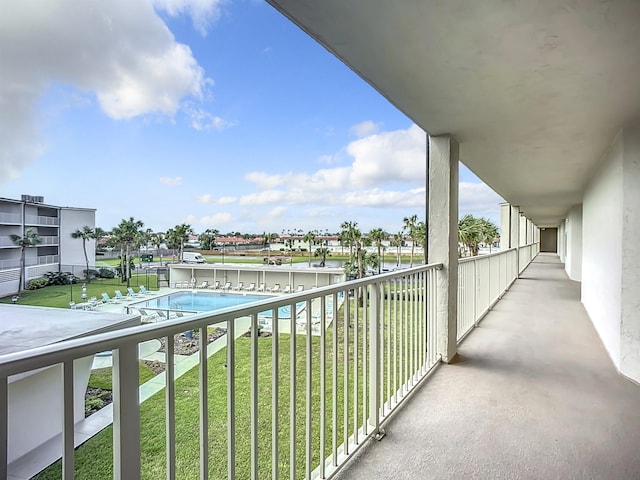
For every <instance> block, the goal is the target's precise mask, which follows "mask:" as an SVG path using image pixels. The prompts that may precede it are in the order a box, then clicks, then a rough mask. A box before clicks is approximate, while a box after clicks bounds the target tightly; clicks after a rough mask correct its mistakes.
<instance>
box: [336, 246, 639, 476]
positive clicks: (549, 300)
mask: <svg viewBox="0 0 640 480" xmlns="http://www.w3.org/2000/svg"><path fill="white" fill-rule="evenodd" d="M385 429H386V432H387V435H386V437H385V438H384V439H383V440H382V441H380V442H375V441H372V442H370V443H368V444H367V445H365V446H364V447H363V448H362V449H361V450H360V451H359V452H358V454H357V455H356V457H354V459H353V460H352V461H351V462H350V463H348V464H347V466H346V467H345V468H344V470H343V471H342V472H340V474H339V475H338V477H337V478H340V479H349V480H357V479H367V480H370V479H372V478H373V479H377V480H381V479H421V480H424V479H483V480H487V479H545V480H551V479H562V480H567V479H617V480H623V479H638V478H640V387H639V386H638V385H636V384H635V383H633V382H631V381H629V380H627V379H625V378H623V377H621V376H620V375H619V374H618V373H617V371H616V369H615V368H614V366H613V364H612V362H611V359H610V357H609V356H608V354H607V352H606V351H605V349H604V347H603V346H602V343H601V342H600V339H599V338H598V336H597V334H596V332H595V330H594V328H593V326H592V324H591V321H590V320H589V318H588V316H587V314H586V312H585V310H584V308H583V307H582V304H581V303H580V284H579V283H576V282H572V281H570V280H569V279H568V278H567V276H566V274H565V272H564V270H563V266H562V265H561V264H560V262H559V260H558V257H557V256H556V255H551V254H540V255H539V256H538V257H537V258H536V259H535V260H534V262H533V263H532V264H531V265H530V266H529V267H528V268H527V269H526V271H525V272H524V273H523V275H522V276H521V279H519V280H517V281H516V283H515V284H514V285H513V286H512V287H511V289H510V290H509V292H507V294H506V295H505V296H504V298H503V299H502V300H501V301H500V302H498V304H497V305H496V306H495V308H494V309H493V311H491V312H490V313H489V314H488V315H487V316H486V317H485V318H484V320H483V321H482V322H481V323H480V326H479V327H478V328H477V329H475V330H474V331H473V332H472V333H471V334H470V335H469V336H468V337H467V338H466V339H465V341H464V342H463V343H462V344H461V345H460V348H459V358H458V361H457V362H455V363H453V364H451V365H442V366H441V367H440V368H438V369H437V370H436V371H435V372H434V374H433V375H432V376H431V377H430V378H428V379H427V380H426V381H425V383H424V384H423V385H422V386H421V387H420V388H419V389H418V390H417V391H416V392H415V394H414V395H413V396H412V397H411V398H409V399H408V401H407V403H406V405H405V406H404V407H403V408H401V409H400V410H399V411H398V412H397V413H396V414H395V416H394V417H392V418H391V419H390V420H389V422H388V423H387V424H386V425H385Z"/></svg>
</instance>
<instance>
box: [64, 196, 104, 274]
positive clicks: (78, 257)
mask: <svg viewBox="0 0 640 480" xmlns="http://www.w3.org/2000/svg"><path fill="white" fill-rule="evenodd" d="M85 225H87V226H89V227H91V228H95V225H96V212H95V210H90V209H83V208H77V209H76V208H63V209H61V210H60V264H61V265H62V268H63V269H66V270H70V269H69V266H70V265H78V266H83V265H85V258H84V252H83V250H82V239H79V238H71V234H72V233H73V232H75V231H76V230H78V229H81V228H82V227H84V226H85ZM86 246H87V256H88V258H89V265H90V266H94V265H95V264H96V241H95V240H89V241H87V244H86ZM77 274H78V276H81V275H82V274H81V273H80V272H78V273H77Z"/></svg>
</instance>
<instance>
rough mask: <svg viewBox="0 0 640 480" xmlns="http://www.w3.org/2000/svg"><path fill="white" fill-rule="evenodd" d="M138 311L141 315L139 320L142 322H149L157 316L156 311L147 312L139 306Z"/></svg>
mask: <svg viewBox="0 0 640 480" xmlns="http://www.w3.org/2000/svg"><path fill="white" fill-rule="evenodd" d="M138 311H139V312H140V315H142V318H141V320H142V321H143V322H151V321H152V320H153V319H155V318H158V317H159V315H158V312H151V313H149V312H147V311H146V310H145V309H144V308H139V309H138Z"/></svg>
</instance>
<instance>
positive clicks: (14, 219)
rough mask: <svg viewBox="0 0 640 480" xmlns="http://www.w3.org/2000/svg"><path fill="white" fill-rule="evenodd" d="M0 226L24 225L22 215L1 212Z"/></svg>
mask: <svg viewBox="0 0 640 480" xmlns="http://www.w3.org/2000/svg"><path fill="white" fill-rule="evenodd" d="M0 224H3V225H11V224H12V225H21V224H22V214H20V213H9V212H0Z"/></svg>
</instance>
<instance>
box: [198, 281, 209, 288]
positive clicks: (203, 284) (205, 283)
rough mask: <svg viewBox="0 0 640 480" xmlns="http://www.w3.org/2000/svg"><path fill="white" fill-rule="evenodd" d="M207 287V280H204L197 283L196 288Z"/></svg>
mask: <svg viewBox="0 0 640 480" xmlns="http://www.w3.org/2000/svg"><path fill="white" fill-rule="evenodd" d="M208 287H209V281H208V280H204V281H203V282H202V283H201V284H200V285H198V288H208Z"/></svg>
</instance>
